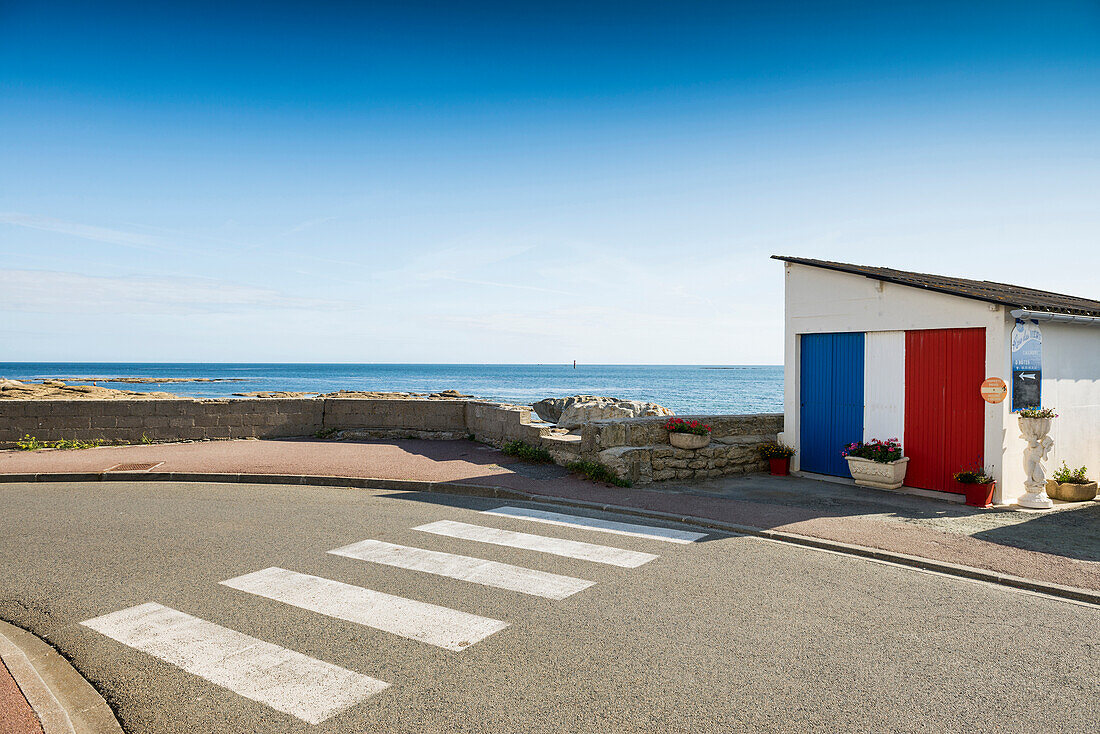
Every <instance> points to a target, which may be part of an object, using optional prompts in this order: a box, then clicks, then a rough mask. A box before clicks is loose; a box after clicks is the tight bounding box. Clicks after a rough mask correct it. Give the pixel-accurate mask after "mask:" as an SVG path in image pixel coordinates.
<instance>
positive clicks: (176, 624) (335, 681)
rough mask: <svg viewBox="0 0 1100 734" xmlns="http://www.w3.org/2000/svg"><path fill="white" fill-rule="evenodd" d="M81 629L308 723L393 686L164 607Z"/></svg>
mask: <svg viewBox="0 0 1100 734" xmlns="http://www.w3.org/2000/svg"><path fill="white" fill-rule="evenodd" d="M81 624H82V625H84V626H85V627H89V628H90V629H93V630H95V631H97V632H100V633H101V634H104V635H106V636H107V637H110V638H111V639H113V640H117V641H118V642H121V643H123V644H124V645H129V646H130V647H133V648H135V649H138V650H141V651H142V652H145V653H148V654H149V655H152V656H153V657H156V658H159V659H160V660H163V661H164V662H166V663H170V664H172V665H175V666H176V667H178V668H181V669H183V670H185V671H187V672H188V673H191V674H193V675H197V676H200V677H201V678H204V679H205V680H207V681H210V682H211V683H214V684H216V685H219V686H221V687H223V688H227V689H229V690H230V691H233V692H234V693H236V694H238V695H241V696H244V697H245V698H248V699H251V700H253V701H257V702H259V703H262V704H265V705H267V706H270V707H271V708H273V709H275V710H276V711H282V712H283V713H285V714H289V715H291V716H294V717H296V718H298V719H301V720H302V721H305V722H307V723H310V724H319V723H321V722H322V721H324V720H325V719H328V718H329V717H331V716H333V715H335V714H337V713H339V712H341V711H343V710H345V709H347V708H349V707H351V706H354V705H355V704H357V703H359V702H360V701H362V700H363V699H365V698H367V697H368V696H371V695H373V694H375V693H378V692H379V691H382V690H384V689H385V688H387V687H388V686H389V683H385V682H383V681H380V680H375V679H374V678H370V677H368V676H365V675H362V674H360V673H355V672H353V671H350V670H346V669H344V668H341V667H338V666H336V665H332V664H331V663H326V662H324V661H322V660H317V659H315V658H311V657H307V656H306V655H302V654H301V653H298V652H295V651H293V650H288V649H286V648H284V647H279V646H278V645H274V644H272V643H270V642H264V641H263V640H258V639H256V638H255V637H250V636H248V635H246V634H243V633H241V632H237V631H235V630H231V629H227V628H225V627H221V626H219V625H216V624H214V623H212V622H207V621H205V620H202V619H199V618H198V617H193V616H191V615H190V614H185V613H183V612H180V611H177V610H175V609H171V608H169V607H165V606H161V605H160V604H153V603H150V604H142V605H141V606H136V607H131V608H129V609H123V610H121V611H118V612H113V613H111V614H106V615H104V616H102V617H96V618H95V619H89V620H86V621H84V622H81Z"/></svg>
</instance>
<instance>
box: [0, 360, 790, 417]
mask: <svg viewBox="0 0 1100 734" xmlns="http://www.w3.org/2000/svg"><path fill="white" fill-rule="evenodd" d="M0 377H7V378H9V379H14V380H21V379H42V378H61V379H65V378H68V379H73V378H93V379H98V380H99V382H98V384H99V385H102V386H104V387H114V388H119V389H125V390H135V391H142V392H169V393H174V394H176V395H182V396H187V397H201V398H215V397H229V396H231V395H233V394H234V393H247V392H261V391H263V392H267V391H275V390H288V391H302V392H317V393H328V392H335V391H336V390H377V391H394V392H423V393H426V392H438V391H440V390H458V391H459V392H461V393H465V394H468V395H476V396H478V397H481V398H486V399H489V400H498V401H503V402H508V403H517V404H521V405H529V404H531V403H533V402H535V401H536V400H541V399H542V398H549V397H564V396H567V395H577V394H587V395H607V396H611V397H617V398H624V399H628V400H645V401H649V402H653V403H658V404H660V405H664V406H665V407H668V408H671V409H672V410H674V411H675V412H677V413H681V414H684V413H686V414H691V413H772V412H782V410H783V368H782V367H781V366H778V365H777V366H771V365H764V366H758V365H745V366H737V365H586V364H581V365H577V367H576V368H575V369H574V367H573V365H571V364H565V365H561V364H230V363H214V364H198V363H190V364H188V363H172V364H169V363H140V362H133V363H115V362H0ZM117 377H152V378H157V377H161V378H165V377H188V378H195V377H204V378H210V379H217V380H232V382H178V383H161V384H157V383H140V384H133V383H112V382H111V381H110V379H109V378H117ZM103 378H108V379H103ZM74 381H76V380H74Z"/></svg>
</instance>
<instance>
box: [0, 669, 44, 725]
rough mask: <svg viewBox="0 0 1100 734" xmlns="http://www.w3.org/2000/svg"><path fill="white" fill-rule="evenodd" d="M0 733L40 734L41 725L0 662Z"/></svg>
mask: <svg viewBox="0 0 1100 734" xmlns="http://www.w3.org/2000/svg"><path fill="white" fill-rule="evenodd" d="M0 732H3V734H42V725H41V724H40V723H39V722H38V717H37V716H35V715H34V710H33V709H32V708H31V705H30V704H29V703H27V699H26V698H24V697H23V692H22V691H20V690H19V686H17V685H16V684H15V679H14V678H12V677H11V673H9V672H8V669H7V667H5V666H4V663H2V662H0Z"/></svg>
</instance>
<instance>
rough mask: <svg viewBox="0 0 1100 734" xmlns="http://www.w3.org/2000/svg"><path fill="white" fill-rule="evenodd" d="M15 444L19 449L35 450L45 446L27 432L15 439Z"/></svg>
mask: <svg viewBox="0 0 1100 734" xmlns="http://www.w3.org/2000/svg"><path fill="white" fill-rule="evenodd" d="M15 445H16V446H17V447H19V450H20V451H37V450H38V449H44V448H46V446H45V444H43V443H42V442H41V441H39V440H38V439H37V438H35V437H34V436H31V435H29V434H27V435H24V436H23V438H21V439H19V440H18V441H16V442H15Z"/></svg>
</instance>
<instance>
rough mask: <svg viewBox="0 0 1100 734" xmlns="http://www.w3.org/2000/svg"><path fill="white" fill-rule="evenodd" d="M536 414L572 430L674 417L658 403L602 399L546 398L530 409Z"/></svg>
mask: <svg viewBox="0 0 1100 734" xmlns="http://www.w3.org/2000/svg"><path fill="white" fill-rule="evenodd" d="M531 407H532V408H533V409H534V411H535V414H536V415H537V416H538V417H539V418H541V419H543V420H544V421H548V422H550V423H556V424H557V425H558V428H565V429H568V430H572V429H574V428H580V427H581V426H582V425H584V424H585V423H589V422H591V421H599V420H608V419H618V418H642V417H647V416H662V415H675V413H673V412H672V411H671V410H669V409H668V408H666V407H664V406H663V405H657V404H656V403H646V402H643V401H641V400H622V399H620V398H609V397H602V396H599V395H572V396H570V397H567V398H546V399H545V400H540V401H538V402H537V403H535V404H534V405H532V406H531Z"/></svg>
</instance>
